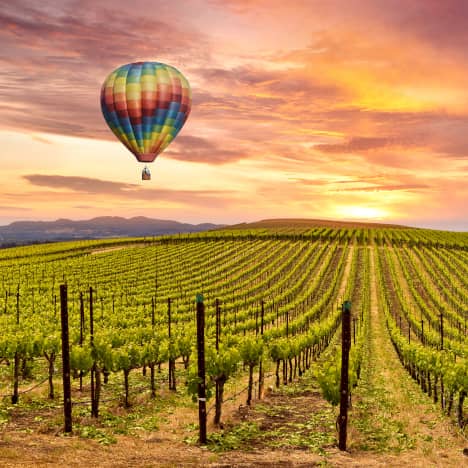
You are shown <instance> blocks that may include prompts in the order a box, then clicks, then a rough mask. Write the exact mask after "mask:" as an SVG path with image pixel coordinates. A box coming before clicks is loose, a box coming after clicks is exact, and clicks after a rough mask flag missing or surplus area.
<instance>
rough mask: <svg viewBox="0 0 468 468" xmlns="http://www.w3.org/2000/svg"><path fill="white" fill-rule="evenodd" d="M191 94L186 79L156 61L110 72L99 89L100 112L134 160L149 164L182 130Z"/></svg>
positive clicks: (168, 66)
mask: <svg viewBox="0 0 468 468" xmlns="http://www.w3.org/2000/svg"><path fill="white" fill-rule="evenodd" d="M191 104H192V93H191V90H190V85H189V83H188V81H187V79H186V78H185V77H184V75H182V73H180V71H179V70H177V69H176V68H174V67H171V66H170V65H165V64H164V63H159V62H135V63H129V64H127V65H122V66H121V67H119V68H117V69H116V70H114V71H113V72H112V73H111V74H110V75H109V76H108V77H107V78H106V80H105V81H104V83H103V85H102V88H101V110H102V114H103V115H104V119H105V120H106V122H107V125H109V127H110V129H111V130H112V132H113V133H114V134H115V136H116V137H117V138H118V139H119V140H120V141H121V142H122V143H123V144H124V145H125V146H126V147H127V148H128V149H129V150H130V151H131V152H132V153H133V154H134V155H135V157H136V158H137V159H138V161H141V162H152V161H154V159H155V158H156V156H157V155H158V154H159V153H161V152H162V151H164V149H165V148H167V146H168V145H169V144H170V143H171V141H172V140H173V139H174V138H175V137H176V135H177V134H178V133H179V132H180V130H181V128H182V127H183V125H184V123H185V121H186V120H187V117H188V115H189V113H190V108H191Z"/></svg>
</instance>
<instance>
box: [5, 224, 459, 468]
mask: <svg viewBox="0 0 468 468" xmlns="http://www.w3.org/2000/svg"><path fill="white" fill-rule="evenodd" d="M0 281H1V283H0V326H1V330H2V334H1V336H0V395H1V396H2V399H1V402H0V426H1V427H2V433H3V442H0V460H2V461H4V462H5V463H7V462H8V461H11V462H12V463H13V464H14V462H15V458H14V456H13V455H12V453H11V451H10V452H9V451H8V444H9V443H10V444H12V446H13V445H14V441H15V440H16V436H17V435H18V434H22V436H24V434H25V433H26V436H25V437H26V438H28V437H33V436H37V437H40V440H41V441H42V442H43V443H45V444H47V443H49V442H50V440H52V439H57V435H63V432H62V430H63V411H62V408H63V406H62V399H63V388H62V371H61V366H62V357H61V353H62V342H61V322H60V310H61V303H60V290H59V288H60V285H66V286H67V298H68V314H69V329H70V362H71V370H72V374H73V378H72V406H73V425H74V427H73V435H72V436H70V438H68V437H63V438H62V439H61V440H64V441H65V442H64V443H67V441H68V440H75V441H80V443H81V442H83V441H85V442H86V441H88V442H89V439H94V440H93V443H96V441H97V442H100V444H101V445H100V446H102V449H103V450H104V449H105V447H104V446H105V445H106V444H111V446H113V447H118V446H119V444H121V443H122V444H124V443H126V444H129V443H131V444H134V443H135V444H138V443H144V442H145V441H146V442H147V441H151V440H152V439H151V438H152V434H153V433H155V432H157V431H159V432H158V434H160V435H159V436H158V437H162V436H161V432H164V431H165V430H166V431H169V430H170V431H172V433H173V436H171V437H170V438H169V439H168V440H169V441H170V444H169V445H168V447H169V448H168V449H167V450H168V453H169V452H170V445H171V444H172V445H174V446H176V447H178V450H179V452H177V453H180V450H182V451H184V450H186V451H187V453H192V456H193V460H205V461H204V463H205V464H206V463H208V461H207V460H209V458H206V457H207V454H206V452H196V450H201V449H200V448H198V446H197V427H196V425H197V423H198V419H197V415H198V412H197V411H198V410H197V408H198V406H197V402H196V397H197V384H198V377H197V353H196V336H197V333H196V304H195V297H196V295H197V294H200V293H201V294H203V296H204V301H205V302H204V304H205V308H206V316H205V336H206V343H205V354H206V383H207V400H208V402H207V406H208V411H209V413H208V417H209V428H208V429H209V443H208V448H209V449H210V450H212V451H214V452H223V453H224V454H228V453H230V451H231V452H232V451H233V450H240V449H242V448H246V450H247V451H248V450H254V451H255V450H265V449H268V450H274V447H276V448H278V447H279V449H280V450H282V451H283V452H284V451H286V452H288V451H290V452H294V451H295V450H296V452H294V453H296V454H297V457H298V458H297V459H298V460H306V461H307V460H309V461H311V460H313V463H316V462H317V463H318V462H319V461H323V460H328V459H329V458H330V457H333V456H334V455H333V454H335V452H334V447H335V446H336V443H337V442H336V430H335V422H336V417H337V410H336V406H337V405H338V403H339V399H340V392H339V379H340V370H341V364H340V363H341V348H340V343H341V341H340V340H341V320H342V308H341V304H342V303H343V302H344V301H345V300H349V301H351V330H352V334H351V337H352V338H351V352H350V358H349V359H350V361H349V362H350V370H349V380H350V388H351V410H350V424H351V443H350V451H351V453H353V451H354V452H355V453H363V452H366V451H370V452H372V453H383V452H390V453H402V452H404V451H405V450H408V451H411V449H414V448H415V447H416V446H417V445H418V444H417V442H416V441H415V440H416V438H417V437H416V436H415V434H411V431H410V430H409V429H402V428H401V427H400V428H398V429H395V430H394V432H392V435H391V436H390V435H389V436H388V437H387V439H385V444H386V445H385V444H383V443H381V442H379V443H380V444H381V445H378V444H377V442H376V440H377V439H376V436H375V434H376V433H379V431H380V433H381V434H384V433H385V430H386V429H385V428H386V427H390V425H391V424H394V423H395V420H394V419H392V420H391V421H387V420H385V421H386V422H385V421H379V422H378V423H377V422H376V421H373V422H372V421H371V419H372V418H371V415H372V413H373V412H374V411H377V408H378V406H379V404H380V403H381V402H382V401H383V400H385V398H390V397H391V395H390V396H388V395H387V396H383V397H375V398H377V399H379V398H380V400H379V401H377V400H375V398H374V400H372V399H370V398H369V395H370V394H371V392H373V391H374V392H376V391H377V389H378V388H379V385H381V386H388V385H390V383H389V382H381V381H380V380H379V378H380V377H379V372H380V370H379V369H378V368H377V369H376V368H375V366H376V363H377V362H380V361H378V360H379V356H381V359H382V362H383V364H382V365H383V366H384V365H385V366H388V369H390V368H391V369H393V370H392V372H393V374H392V375H393V376H395V375H398V376H399V381H401V384H398V385H399V386H402V387H403V386H404V388H408V389H411V390H408V392H406V393H410V394H411V395H413V397H412V398H414V401H418V402H422V403H421V405H426V406H424V408H430V411H431V412H433V413H434V414H435V415H436V416H437V418H438V419H437V420H438V421H442V423H443V424H446V425H447V427H449V428H450V429H449V430H450V431H452V432H451V436H450V437H451V439H450V440H451V441H452V442H451V444H452V446H454V447H457V452H456V454H457V455H450V457H452V456H453V458H450V457H449V458H448V459H447V463H448V464H450V463H451V462H453V463H454V464H456V463H459V462H460V461H461V462H463V453H462V452H463V446H464V444H465V445H466V427H467V424H466V423H467V418H468V416H467V406H468V403H467V398H466V396H467V391H468V359H467V352H468V343H467V338H466V337H467V323H466V322H467V317H468V234H467V233H450V232H442V231H430V230H419V229H409V228H408V229H406V228H405V229H403V228H392V227H385V228H368V227H352V226H349V227H341V228H339V227H333V226H322V227H320V226H319V227H310V226H307V225H289V226H288V225H284V226H283V225H279V226H268V227H261V226H260V227H257V228H255V229H247V228H245V227H244V228H243V227H242V226H240V227H239V228H238V229H226V230H219V231H211V232H206V233H198V234H185V235H175V236H163V237H155V238H148V237H147V238H144V239H143V238H135V239H109V240H94V241H77V242H70V243H55V244H48V245H40V246H38V245H35V246H27V247H17V248H10V249H4V250H1V251H0ZM390 366H392V367H390ZM382 372H383V370H382ZM406 379H407V380H406ZM379 382H380V383H379ZM392 384H393V385H394V384H395V382H392ZM382 388H383V387H382ZM385 388H387V387H385ZM382 392H383V390H382ZM386 392H388V388H387V390H386ZM384 393H385V392H383V393H382V394H384ZM307 398H309V399H307ZM275 401H276V402H277V403H278V404H276V405H275ZM389 401H390V400H389ZM287 402H297V405H302V404H303V405H304V406H303V407H301V408H302V409H301V411H300V412H299V413H301V414H298V413H297V408H299V407H300V406H297V407H296V410H294V408H290V409H289V410H288V411H289V413H288V414H289V416H288V418H292V419H288V421H289V422H288V424H290V430H289V431H283V432H281V437H279V436H278V434H279V433H280V431H281V430H283V429H284V427H283V426H281V427H282V428H283V429H281V428H280V426H278V424H279V421H280V420H281V418H283V419H284V418H285V413H284V411H285V409H284V408H286V407H287V408H289V407H290V406H291V405H293V406H294V404H293V403H290V405H289V406H288V403H287ZM300 402H302V403H300ZM379 402H380V403H379ZM418 404H419V403H418ZM369 405H370V406H371V407H369ZM372 405H375V407H372ZM395 405H396V403H395ZM382 411H383V410H382ZM291 414H293V415H295V416H294V418H293V417H292V416H291ZM278 415H280V416H281V417H280V416H278ZM300 417H302V418H305V419H300ZM395 417H396V416H395ZM428 417H429V416H428ZM275 418H276V419H275ZM295 418H296V419H295ZM297 418H299V419H297ZM259 421H262V422H260V423H259ZM366 421H367V422H366ZM364 422H366V424H368V425H367V426H365V424H364ZM442 423H441V424H442ZM385 424H387V426H386V425H385ZM395 424H396V423H395ZM438 424H439V423H438ZM169 428H170V429H169ZM392 430H393V429H392ZM292 433H295V435H296V437H295V438H294V439H292V438H291V434H292ZM319 433H320V434H322V437H321V438H318V437H317V434H319ZM15 434H16V435H15ZM395 434H397V435H395ZM398 434H404V436H401V437H400V438H399V439H398V441H397V442H395V440H397V439H396V437H397V436H398ZM299 435H300V437H299ZM18 437H19V436H18ZM398 437H399V436H398ZM424 437H434V436H433V435H431V434H426V433H425V435H424ZM161 440H163V439H161ZM369 440H372V441H374V442H372V443H370V442H369ZM48 441H49V442H48ZM124 441H125V442H124ZM129 441H131V442H129ZM134 441H137V442H134ZM428 441H429V439H428ZM429 442H430V443H432V442H431V441H429ZM37 443H38V442H37ZM421 443H422V442H421ZM2 444H3V445H2ZM395 444H396V445H395ZM61 447H62V449H63V450H65V448H63V446H61ZM66 447H68V446H66ZM181 447H182V448H181ZM252 447H253V448H252ZM152 448H153V447H149V448H148V446H146V448H145V449H144V450H145V451H144V454H146V455H142V456H146V457H147V458H146V459H145V460H146V463H148V464H151V460H152V458H151V453H152V452H151V450H152ZM68 450H70V447H68ZM126 450H127V449H126ZM191 450H192V451H193V452H190V451H191ZM297 451H299V452H297ZM304 451H307V452H308V453H310V457H311V458H310V459H304V456H305V455H303V453H304ZM106 453H107V452H106ZM116 453H117V452H116ZM262 453H264V452H262ZM335 455H336V454H335ZM432 455H433V456H434V457H436V455H437V453H435V452H434V453H433V454H432ZM125 456H128V453H127V454H122V455H121V457H122V459H121V462H122V466H125V463H130V461H129V460H130V458H125ZM161 456H163V455H161ZM168 456H169V455H168ZM170 456H171V457H174V456H175V455H174V452H173V453H172V455H170ZM181 456H182V455H181ZM219 456H220V457H222V456H228V455H219ZM290 456H292V458H291V459H290V460H294V459H295V458H294V456H295V455H291V453H290V455H288V459H289V457H290ZM457 456H459V458H457ZM60 457H61V455H57V458H56V460H60V461H63V460H64V459H63V458H60ZM134 457H135V458H133V459H132V460H133V463H139V461H138V460H139V459H138V457H137V456H136V455H135V454H134ZM203 457H205V458H203ZM169 460H172V461H173V462H177V459H174V458H172V459H171V458H169ZM187 460H189V459H186V462H187ZM191 460H192V459H191ZM193 460H192V461H193ZM210 460H211V459H210ZM220 460H222V458H220ZM226 460H228V461H229V459H228V458H227V459H226ZM246 460H247V461H249V462H252V463H253V462H254V461H255V460H254V461H252V460H253V459H252V460H251V459H250V458H248V457H247V458H246ZM278 460H281V458H279V459H278ZM330 460H331V462H333V458H331V459H330ZM16 461H17V462H18V461H21V460H19V459H18V460H16ZM335 461H336V460H335ZM5 463H2V465H5ZM28 463H33V460H28ZM96 463H97V462H96ZM187 463H188V462H187ZM102 464H103V465H105V463H104V462H103V463H102ZM337 464H339V463H338V462H337ZM109 466H111V464H109ZM114 466H116V465H114ZM127 466H128V465H127ZM284 466H287V465H284ZM307 466H310V465H307Z"/></svg>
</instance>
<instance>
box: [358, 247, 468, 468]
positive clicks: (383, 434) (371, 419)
mask: <svg viewBox="0 0 468 468" xmlns="http://www.w3.org/2000/svg"><path fill="white" fill-rule="evenodd" d="M371 272H372V273H371V312H370V332H369V341H368V347H367V349H366V355H365V357H364V363H363V372H362V379H361V381H360V383H359V386H358V389H357V392H356V393H355V403H354V411H353V413H354V414H353V416H352V421H353V428H352V430H351V434H350V444H349V447H350V450H351V452H358V453H360V454H361V455H364V454H363V453H362V452H364V451H366V452H369V455H370V454H371V452H373V453H386V454H387V455H386V456H385V457H384V459H385V461H386V463H388V464H390V465H391V466H409V465H413V466H422V465H424V464H428V463H433V464H435V465H436V466H458V465H460V466H462V465H463V464H464V463H466V462H467V457H465V456H464V455H463V448H464V447H465V446H467V445H468V443H467V442H466V440H464V439H463V437H462V436H461V435H460V434H459V433H458V432H457V429H456V428H455V426H454V425H453V424H452V423H451V422H450V421H449V420H448V418H446V417H444V416H443V415H442V414H441V412H440V410H439V408H438V407H437V406H435V405H434V404H433V403H432V402H431V400H430V399H429V398H428V397H427V396H426V395H424V394H423V393H422V392H421V390H420V388H419V386H418V385H417V384H416V383H414V381H413V380H412V379H411V378H410V376H409V375H408V373H407V372H406V371H405V369H404V368H403V367H402V365H401V364H400V361H399V360H398V357H397V354H396V352H395V350H394V348H393V345H392V343H391V341H390V338H389V336H388V333H387V331H386V325H385V320H384V317H383V314H382V313H381V312H380V311H379V307H378V300H377V284H376V276H375V259H374V252H372V255H371ZM356 455H357V453H356ZM353 458H354V456H353ZM360 463H362V460H361V462H360Z"/></svg>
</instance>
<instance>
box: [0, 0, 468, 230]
mask: <svg viewBox="0 0 468 468" xmlns="http://www.w3.org/2000/svg"><path fill="white" fill-rule="evenodd" d="M140 60H151V61H158V62H164V63H167V64H170V65H173V66H175V67H176V68H178V69H179V70H180V71H181V72H182V73H183V74H184V75H185V76H186V77H187V79H188V80H189V82H190V83H191V86H192V94H193V104H192V112H191V114H190V117H189V119H188V121H187V123H186V124H185V126H184V128H183V129H182V131H181V132H180V134H179V136H178V137H177V138H176V140H174V142H173V143H172V144H171V145H170V146H169V148H168V149H167V150H166V151H165V152H164V153H162V154H161V155H160V156H158V158H157V160H156V161H155V163H153V164H152V165H151V170H152V180H151V181H149V182H143V181H141V175H140V174H141V164H140V163H137V161H136V160H135V158H134V156H133V155H132V154H131V153H130V152H129V151H128V150H127V149H126V148H125V147H124V146H123V145H122V144H121V143H120V142H118V141H117V140H116V138H115V137H114V135H113V134H112V133H111V131H110V130H109V129H108V127H107V125H106V123H105V121H104V119H103V117H102V115H101V108H100V103H99V95H100V87H101V84H102V82H103V81H104V79H105V78H106V76H107V75H108V74H109V73H110V72H111V71H112V70H114V69H115V68H117V67H118V66H120V65H122V64H125V63H129V62H134V61H140ZM0 107H1V112H0V168H1V170H0V225H3V224H8V223H10V222H12V221H15V220H20V219H21V220H22V219H33V220H53V219H57V218H70V219H89V218H91V217H94V216H102V215H112V216H125V217H131V216H140V215H144V216H148V217H152V218H160V219H174V220H178V221H184V222H215V223H236V222H242V221H254V220H259V219H265V218H280V217H281V218H285V217H301V218H326V219H346V220H353V219H359V220H371V221H382V222H397V223H402V224H406V225H412V226H422V227H435V228H441V229H452V230H468V1H465V0H411V1H410V0H342V1H341V0H327V1H324V0H288V1H285V0H180V1H179V0H167V1H166V0H132V1H127V0H105V1H94V0H43V1H41V2H38V1H36V0H15V1H10V0H0Z"/></svg>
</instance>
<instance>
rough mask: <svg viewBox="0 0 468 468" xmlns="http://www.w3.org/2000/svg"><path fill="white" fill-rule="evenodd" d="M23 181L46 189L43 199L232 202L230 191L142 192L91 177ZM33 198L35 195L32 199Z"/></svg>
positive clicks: (37, 176) (45, 177) (34, 177)
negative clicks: (99, 197) (98, 197)
mask: <svg viewBox="0 0 468 468" xmlns="http://www.w3.org/2000/svg"><path fill="white" fill-rule="evenodd" d="M23 178H24V179H25V180H27V181H28V182H29V183H30V184H31V185H35V186H39V187H47V188H49V189H53V190H54V192H47V193H43V194H42V196H43V197H44V196H45V197H49V198H50V197H56V196H58V195H57V192H55V191H59V193H60V194H61V195H60V196H65V197H66V196H67V193H68V196H70V192H72V193H74V194H75V195H74V196H76V194H77V193H78V194H82V195H90V196H95V195H105V196H107V197H110V198H114V199H124V200H125V199H126V200H146V201H167V202H176V203H182V204H195V205H200V204H201V205H203V204H207V203H214V204H226V203H228V202H227V200H226V199H227V198H228V197H229V198H233V199H234V198H235V197H236V194H235V192H232V191H223V190H171V189H154V188H145V187H142V186H140V185H136V184H126V183H121V182H114V181H109V180H102V179H95V178H91V177H73V176H61V175H43V174H29V175H24V176H23ZM36 196H37V195H36Z"/></svg>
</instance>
